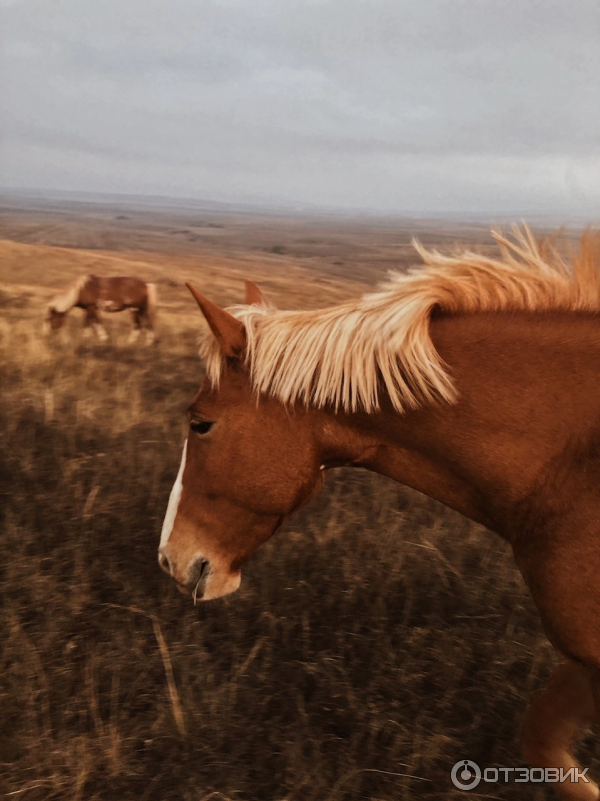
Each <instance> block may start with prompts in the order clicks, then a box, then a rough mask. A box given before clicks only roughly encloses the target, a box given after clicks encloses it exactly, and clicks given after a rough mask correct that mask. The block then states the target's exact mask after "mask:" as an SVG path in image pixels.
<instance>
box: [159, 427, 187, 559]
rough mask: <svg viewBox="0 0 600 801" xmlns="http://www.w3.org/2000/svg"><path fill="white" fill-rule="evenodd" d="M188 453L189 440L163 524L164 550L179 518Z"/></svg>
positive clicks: (161, 542) (184, 448)
mask: <svg viewBox="0 0 600 801" xmlns="http://www.w3.org/2000/svg"><path fill="white" fill-rule="evenodd" d="M186 453H187V439H186V441H185V445H184V446H183V455H182V457H181V464H180V465H179V473H177V478H176V479H175V483H174V484H173V489H172V490H171V495H170V496H169V505H168V506H167V513H166V515H165V520H164V523H163V527H162V531H161V534H160V546H159V547H160V548H163V547H164V546H165V545H166V544H167V542H168V541H169V537H170V536H171V531H172V530H173V523H174V522H175V518H176V517H177V509H178V508H179V499H180V498H181V490H182V487H183V471H184V470H185V455H186Z"/></svg>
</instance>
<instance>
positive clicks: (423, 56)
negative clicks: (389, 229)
mask: <svg viewBox="0 0 600 801" xmlns="http://www.w3.org/2000/svg"><path fill="white" fill-rule="evenodd" d="M0 17H1V18H0V31H1V33H0V36H1V37H2V64H1V67H2V69H1V83H0V93H1V96H0V108H1V109H2V111H1V112H0V113H1V115H2V118H1V119H2V128H3V131H2V144H1V150H0V156H1V167H2V172H1V182H2V185H3V186H4V187H28V188H31V187H40V188H46V189H61V190H77V191H80V190H85V191H91V192H94V191H98V192H111V193H113V192H118V193H136V194H159V195H171V196H183V197H195V198H199V199H215V200H222V201H246V202H247V201H261V202H275V203H277V202H285V203H290V202H292V203H293V202H297V203H308V204H317V205H324V206H329V207H337V208H342V209H343V208H354V209H369V210H387V211H393V212H409V213H410V212H412V213H414V212H417V213H426V212H446V211H450V212H454V213H461V212H467V211H481V212H491V213H498V212H501V213H533V212H541V213H544V212H546V213H547V212H552V213H558V214H565V215H569V214H577V215H584V216H585V217H587V218H589V219H590V221H592V220H598V219H600V2H598V0H0Z"/></svg>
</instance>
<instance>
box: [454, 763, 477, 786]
mask: <svg viewBox="0 0 600 801" xmlns="http://www.w3.org/2000/svg"><path fill="white" fill-rule="evenodd" d="M450 778H451V779H452V784H453V785H454V786H455V787H458V789H459V790H472V789H473V788H474V787H477V785H478V784H479V782H480V781H481V769H480V767H479V765H478V764H477V763H476V762H471V760H470V759H461V760H460V761H459V762H457V763H456V765H454V767H453V768H452V771H451V773H450Z"/></svg>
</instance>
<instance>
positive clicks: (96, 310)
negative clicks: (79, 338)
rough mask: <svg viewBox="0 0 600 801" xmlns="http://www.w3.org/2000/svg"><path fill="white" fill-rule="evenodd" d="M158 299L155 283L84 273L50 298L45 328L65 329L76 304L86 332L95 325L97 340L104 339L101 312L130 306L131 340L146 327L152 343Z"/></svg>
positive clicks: (133, 340)
mask: <svg viewBox="0 0 600 801" xmlns="http://www.w3.org/2000/svg"><path fill="white" fill-rule="evenodd" d="M156 302H157V295H156V284H148V283H146V282H145V281H142V280H141V279H140V278H130V277H121V276H119V277H114V278H100V277H99V276H97V275H83V276H81V277H80V278H78V279H77V280H76V281H75V282H74V283H73V284H71V286H70V287H69V288H68V289H67V290H66V291H65V292H63V293H62V294H61V295H56V296H55V297H54V298H53V299H52V300H51V301H50V303H49V304H48V313H47V316H46V320H45V329H46V331H47V332H49V331H55V330H57V329H59V328H62V326H63V324H64V322H65V318H66V316H67V312H68V311H69V310H70V309H72V308H74V307H77V308H79V309H83V310H84V311H85V317H84V318H83V325H84V328H85V330H86V332H88V331H90V328H93V330H94V331H95V332H96V335H97V337H98V339H99V340H100V341H101V342H104V341H106V340H107V339H108V334H107V333H106V330H105V328H104V326H103V325H102V322H101V318H100V311H106V312H119V311H124V310H125V309H131V312H132V323H133V330H132V331H131V334H130V336H129V342H135V340H136V339H137V338H138V337H139V335H140V333H141V331H142V329H145V331H146V341H147V342H148V343H151V342H154V341H155V333H154V320H155V317H156Z"/></svg>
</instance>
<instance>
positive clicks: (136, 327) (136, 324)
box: [127, 309, 142, 345]
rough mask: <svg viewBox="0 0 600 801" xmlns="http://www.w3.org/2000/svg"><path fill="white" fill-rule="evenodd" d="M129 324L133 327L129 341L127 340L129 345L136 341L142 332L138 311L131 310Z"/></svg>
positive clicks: (140, 316)
mask: <svg viewBox="0 0 600 801" xmlns="http://www.w3.org/2000/svg"><path fill="white" fill-rule="evenodd" d="M131 324H132V325H133V328H132V329H131V334H129V339H128V340H127V342H128V343H129V344H130V345H132V344H133V343H134V342H136V341H137V339H138V337H139V335H140V332H141V330H142V313H141V311H140V310H139V309H133V310H132V312H131Z"/></svg>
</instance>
